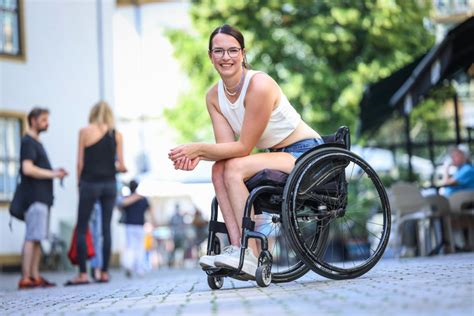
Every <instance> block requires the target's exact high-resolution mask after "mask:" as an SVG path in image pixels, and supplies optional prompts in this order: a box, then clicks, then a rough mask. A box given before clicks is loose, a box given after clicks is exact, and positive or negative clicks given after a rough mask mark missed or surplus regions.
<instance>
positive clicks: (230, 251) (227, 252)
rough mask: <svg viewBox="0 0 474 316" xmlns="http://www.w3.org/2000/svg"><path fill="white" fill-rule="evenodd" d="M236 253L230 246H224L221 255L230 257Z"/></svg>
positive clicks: (235, 248) (235, 249) (233, 247)
mask: <svg viewBox="0 0 474 316" xmlns="http://www.w3.org/2000/svg"><path fill="white" fill-rule="evenodd" d="M236 251H237V247H235V246H232V245H230V246H226V247H224V249H222V253H225V254H228V255H231V254H233V253H234V252H236Z"/></svg>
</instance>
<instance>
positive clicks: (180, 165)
mask: <svg viewBox="0 0 474 316" xmlns="http://www.w3.org/2000/svg"><path fill="white" fill-rule="evenodd" d="M168 158H169V159H170V160H171V161H172V162H173V165H174V168H175V169H176V170H186V171H191V170H194V168H196V166H197V165H198V163H199V161H200V160H201V158H200V157H199V144H196V143H191V144H186V145H180V146H178V147H175V148H173V149H171V150H170V152H169V153H168Z"/></svg>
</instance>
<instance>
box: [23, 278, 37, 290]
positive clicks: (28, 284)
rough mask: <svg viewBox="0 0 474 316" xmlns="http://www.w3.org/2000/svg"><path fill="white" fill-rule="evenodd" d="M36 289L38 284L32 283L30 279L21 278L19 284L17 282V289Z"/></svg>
mask: <svg viewBox="0 0 474 316" xmlns="http://www.w3.org/2000/svg"><path fill="white" fill-rule="evenodd" d="M35 287H38V284H36V282H34V281H33V280H32V279H31V278H22V279H21V280H20V282H18V289H20V290H23V289H33V288H35Z"/></svg>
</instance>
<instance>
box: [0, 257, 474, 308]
mask: <svg viewBox="0 0 474 316" xmlns="http://www.w3.org/2000/svg"><path fill="white" fill-rule="evenodd" d="M111 275H112V279H111V282H110V283H107V284H91V285H86V286H77V287H63V286H58V287H56V288H51V289H33V290H22V291H18V290H17V289H16V285H17V282H18V279H19V275H18V274H0V315H27V314H34V315H41V314H43V315H46V314H50V315H71V314H80V315H132V314H133V315H157V314H159V315H176V316H182V315H193V316H195V315H212V316H219V315H223V316H233V315H239V316H240V315H249V316H251V315H256V316H261V315H262V314H265V315H271V316H277V315H295V316H304V315H312V316H313V315H383V316H390V315H416V316H421V315H430V316H433V315H473V316H474V254H473V253H468V254H456V255H449V256H436V257H426V258H412V259H401V260H400V259H386V260H382V261H381V262H380V263H379V264H378V265H377V266H376V267H374V268H373V269H372V270H371V271H370V272H369V273H367V274H366V275H364V276H362V277H359V278H357V279H352V280H343V281H334V280H329V279H326V278H323V277H321V276H319V275H317V274H315V273H312V272H310V273H308V274H307V275H305V276H304V277H302V278H301V279H299V280H297V281H293V282H289V283H282V284H271V285H270V286H269V287H268V288H259V287H257V285H256V283H255V282H241V281H237V280H234V279H230V278H226V279H225V282H224V287H223V288H222V289H221V290H216V291H212V290H210V289H209V288H208V285H207V280H206V275H205V274H204V273H203V272H202V271H200V270H199V269H187V270H171V269H166V270H157V271H154V272H152V273H150V274H148V275H147V276H146V277H143V278H132V279H127V278H125V277H124V276H123V274H122V273H121V272H120V271H112V273H111ZM45 276H46V277H47V278H48V279H51V280H53V281H55V282H57V283H58V284H62V283H64V282H65V281H66V280H67V279H68V278H70V277H72V273H46V274H45Z"/></svg>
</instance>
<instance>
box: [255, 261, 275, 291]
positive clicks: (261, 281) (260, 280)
mask: <svg viewBox="0 0 474 316" xmlns="http://www.w3.org/2000/svg"><path fill="white" fill-rule="evenodd" d="M255 280H256V281H257V284H258V286H260V287H267V286H269V285H270V283H272V268H271V266H270V265H263V266H259V267H258V268H257V272H256V273H255Z"/></svg>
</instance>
